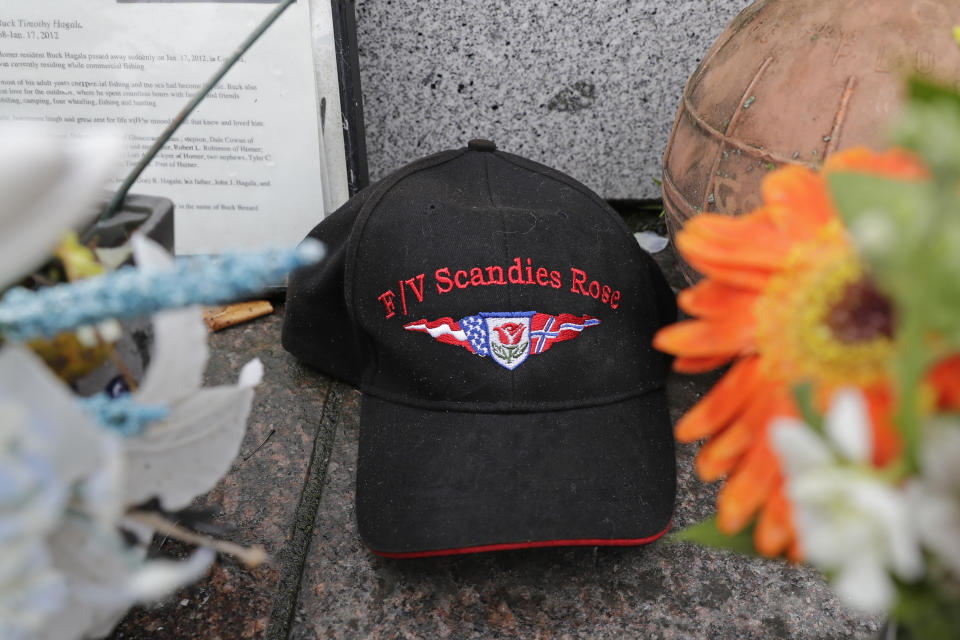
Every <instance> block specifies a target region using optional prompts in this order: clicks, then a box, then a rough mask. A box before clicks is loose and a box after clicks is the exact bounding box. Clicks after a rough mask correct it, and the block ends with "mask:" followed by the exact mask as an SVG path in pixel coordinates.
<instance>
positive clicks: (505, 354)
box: [403, 311, 600, 370]
mask: <svg viewBox="0 0 960 640" xmlns="http://www.w3.org/2000/svg"><path fill="white" fill-rule="evenodd" d="M598 324H600V321H599V320H598V319H596V318H593V317H591V316H575V315H572V314H569V313H561V314H560V315H556V316H554V315H550V314H548V313H537V312H536V311H511V312H486V311H484V312H480V313H478V314H477V315H473V316H467V317H465V318H461V319H460V320H454V319H453V318H440V319H438V320H427V319H426V318H424V319H422V320H417V321H416V322H410V323H408V324H405V325H404V327H403V328H404V329H406V330H407V331H420V332H423V333H426V334H429V335H430V337H432V338H433V339H434V340H437V341H438V342H444V343H446V344H453V345H459V346H461V347H463V348H464V349H466V350H467V351H469V352H470V353H473V354H476V355H478V356H481V357H487V356H490V358H491V359H492V360H493V361H494V362H496V363H497V364H499V365H500V366H502V367H505V368H506V369H510V370H513V369H516V368H517V367H518V366H520V365H521V364H523V363H524V362H525V361H526V360H527V358H528V357H529V356H531V355H537V354H541V353H543V352H544V351H547V350H548V349H550V347H552V346H553V345H554V344H556V343H558V342H564V341H566V340H573V339H574V338H576V337H578V336H579V335H580V333H581V332H582V331H583V330H584V329H586V328H587V327H593V326H596V325H598Z"/></svg>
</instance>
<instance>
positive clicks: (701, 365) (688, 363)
mask: <svg viewBox="0 0 960 640" xmlns="http://www.w3.org/2000/svg"><path fill="white" fill-rule="evenodd" d="M732 358H733V356H731V355H722V356H708V357H702V358H697V357H687V356H678V357H677V358H675V359H674V361H673V370H674V371H676V372H677V373H687V374H691V373H706V372H707V371H713V370H714V369H717V368H719V367H722V366H723V365H725V364H727V363H728V362H730V360H731V359H732Z"/></svg>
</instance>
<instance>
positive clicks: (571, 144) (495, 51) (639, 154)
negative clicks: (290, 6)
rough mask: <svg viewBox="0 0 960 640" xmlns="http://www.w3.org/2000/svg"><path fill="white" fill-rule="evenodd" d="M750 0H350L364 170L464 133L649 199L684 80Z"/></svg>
mask: <svg viewBox="0 0 960 640" xmlns="http://www.w3.org/2000/svg"><path fill="white" fill-rule="evenodd" d="M749 4H750V2H749V1H748V0H709V1H708V0H677V1H675V2H669V3H664V2H657V1H655V0H634V1H633V2H540V1H539V0H518V1H515V2H486V1H483V0H464V1H462V2H449V1H447V0H390V1H387V2H375V1H373V0H358V2H357V3H356V15H357V40H358V44H359V58H360V76H361V86H362V91H363V106H364V119H365V123H366V133H367V139H366V142H367V154H368V161H369V168H370V177H371V179H373V180H376V179H379V178H381V177H383V176H384V175H386V174H387V173H389V172H390V171H392V170H394V169H396V168H398V167H400V166H401V165H403V164H406V163H407V162H410V161H412V160H414V159H417V158H419V157H421V156H424V155H427V154H429V153H432V152H435V151H441V150H444V149H449V148H455V147H459V146H463V145H464V144H465V143H466V141H467V140H469V139H470V138H487V139H490V140H494V141H496V142H497V144H498V145H499V146H500V148H501V149H503V150H504V151H509V152H512V153H517V154H519V155H522V156H524V157H527V158H530V159H531V160H537V161H539V162H543V163H544V164H547V165H549V166H552V167H555V168H557V169H560V170H561V171H564V172H566V173H569V174H570V175H572V176H573V177H575V178H577V179H578V180H580V181H581V182H583V183H584V184H586V185H587V186H588V187H590V188H591V189H593V190H594V191H596V192H597V193H599V194H600V195H601V196H602V197H604V198H656V197H659V196H660V189H659V187H658V186H657V185H656V184H655V183H654V181H653V179H654V178H659V177H660V174H661V164H662V160H663V153H664V150H665V148H666V145H667V138H668V136H669V134H670V130H671V127H672V125H673V119H674V116H675V115H676V112H677V107H678V106H679V104H680V96H681V93H682V91H683V87H684V84H685V83H686V80H687V78H688V77H689V76H690V74H691V73H693V71H694V69H695V68H696V66H697V64H698V63H699V61H700V59H701V58H702V57H703V55H704V54H705V53H706V51H707V49H709V47H710V45H711V44H713V42H714V40H716V38H717V37H718V36H719V35H720V33H721V32H722V31H723V29H724V28H725V27H726V25H727V24H728V23H729V22H730V21H731V20H732V19H733V18H734V16H736V14H737V13H738V12H739V11H741V10H742V9H743V8H745V7H746V6H747V5H749Z"/></svg>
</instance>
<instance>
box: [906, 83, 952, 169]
mask: <svg viewBox="0 0 960 640" xmlns="http://www.w3.org/2000/svg"><path fill="white" fill-rule="evenodd" d="M907 92H908V96H909V98H908V100H907V102H906V105H905V108H904V110H903V114H902V115H901V117H900V118H899V120H898V122H897V124H896V126H895V127H894V129H893V141H894V143H895V144H896V145H898V146H902V147H906V148H907V149H911V150H913V151H915V152H916V153H918V154H920V155H921V156H922V157H923V159H924V160H925V161H926V163H927V165H928V166H929V168H930V170H931V171H932V172H933V175H934V179H935V181H936V182H938V183H940V184H941V186H944V187H945V186H953V185H956V179H957V177H958V176H960V94H958V93H957V92H956V91H954V90H953V89H951V88H948V87H944V86H941V85H938V84H936V83H935V82H932V81H930V80H927V79H924V78H912V79H911V80H910V81H909V84H908V91H907Z"/></svg>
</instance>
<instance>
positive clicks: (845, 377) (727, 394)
mask: <svg viewBox="0 0 960 640" xmlns="http://www.w3.org/2000/svg"><path fill="white" fill-rule="evenodd" d="M830 171H857V172H867V173H872V174H876V175H882V176H886V177H890V178H894V179H903V180H914V179H920V178H923V177H926V176H927V172H926V170H925V169H924V167H923V166H922V165H921V164H920V163H919V162H918V161H917V160H916V159H915V158H914V157H913V156H911V155H909V154H907V153H906V152H904V151H897V150H893V151H888V152H884V153H875V152H872V151H869V150H867V149H852V150H848V151H844V152H840V153H836V154H834V155H832V156H830V157H829V158H828V159H827V161H826V163H825V165H824V167H823V169H822V171H821V172H819V173H818V172H814V171H812V170H810V169H807V168H805V167H798V166H790V167H785V168H783V169H780V170H777V171H775V172H772V173H771V174H770V175H768V176H767V177H766V179H765V180H764V183H763V189H762V195H763V205H762V206H761V207H760V208H759V209H757V210H755V211H753V212H752V213H750V214H748V215H744V216H740V217H730V216H724V215H718V214H702V215H699V216H697V217H695V218H693V219H692V220H690V221H689V222H688V223H687V225H686V227H685V228H684V229H683V231H681V232H680V233H679V234H677V237H676V243H677V248H678V249H679V251H680V253H681V254H682V255H683V257H684V258H686V260H687V261H688V262H689V263H690V264H691V265H692V266H693V267H694V268H696V269H697V270H698V271H699V272H700V273H702V274H703V275H704V276H705V277H704V279H703V280H701V281H700V282H699V283H698V284H696V285H694V286H693V287H691V288H689V289H687V290H685V291H683V292H681V293H680V295H679V297H678V300H677V302H678V304H679V306H680V307H681V308H682V309H683V310H684V311H686V312H687V313H688V314H690V315H691V316H693V317H694V319H692V320H685V321H681V322H678V323H676V324H674V325H671V326H669V327H666V328H664V329H662V330H661V331H660V332H659V333H658V334H657V335H656V337H655V339H654V345H655V346H656V347H657V348H658V349H660V350H662V351H666V352H668V353H672V354H674V355H676V356H677V358H676V360H675V361H674V369H675V370H676V371H679V372H682V373H699V372H703V371H708V370H710V369H714V368H716V367H719V366H722V365H725V364H727V363H729V362H731V361H733V364H732V366H731V367H730V369H729V371H728V372H727V373H726V374H725V375H724V377H723V378H722V379H721V380H720V381H719V382H718V383H717V385H716V386H715V387H714V388H713V389H711V391H710V392H709V393H708V394H707V395H706V396H704V398H703V399H702V400H701V401H700V402H699V403H698V404H697V405H695V406H694V407H693V408H692V409H691V410H690V411H689V412H687V414H686V415H684V416H683V417H682V418H681V419H680V421H679V422H678V423H677V426H676V436H677V439H678V440H680V441H682V442H693V441H696V440H699V439H702V438H708V440H707V442H706V443H705V444H704V445H703V447H702V448H701V450H700V452H699V454H698V455H697V459H696V468H697V473H698V474H699V475H700V477H701V478H702V479H704V480H706V481H713V480H718V479H720V478H722V477H726V481H725V483H724V486H723V487H722V488H721V490H720V494H719V496H718V498H717V523H718V526H719V528H720V530H721V531H723V532H725V533H728V534H733V533H736V532H738V531H740V530H742V529H743V528H744V527H746V526H747V525H748V524H750V523H751V522H754V521H755V520H756V528H755V530H754V542H755V545H756V547H757V549H758V550H759V551H760V552H761V553H763V554H765V555H770V556H773V555H780V554H782V553H784V552H789V553H790V554H791V555H792V556H795V557H796V556H798V555H799V550H798V548H797V547H796V540H795V534H794V529H793V524H792V522H791V516H790V505H789V502H788V500H787V498H786V496H785V494H784V491H783V479H782V477H781V474H780V469H779V463H778V460H777V457H776V455H775V453H774V451H773V449H772V448H771V446H770V443H769V441H768V438H767V429H768V426H769V424H770V421H771V418H772V417H773V416H776V415H795V414H796V413H797V409H796V407H795V404H794V400H793V395H792V389H793V388H794V386H795V385H797V384H798V383H801V382H804V381H809V382H812V383H813V384H814V385H815V391H816V394H817V397H820V398H826V397H828V395H829V394H830V392H831V391H832V390H834V389H836V388H837V387H840V386H856V387H858V388H860V389H862V390H863V392H864V394H865V395H866V397H867V399H868V402H869V406H870V412H871V417H872V418H873V426H874V463H875V464H877V465H884V464H886V463H887V462H889V461H890V460H892V459H893V458H894V457H895V456H896V455H897V453H898V450H899V442H898V439H897V435H896V431H895V430H894V428H893V426H892V424H891V421H890V413H891V406H892V404H893V401H892V397H891V393H890V391H889V388H890V387H889V384H888V379H889V373H888V366H889V361H890V358H891V355H892V350H893V342H892V334H893V326H894V321H893V320H894V319H893V310H892V309H891V307H890V305H889V303H888V301H887V300H886V298H884V296H883V295H882V294H880V292H879V291H878V290H877V289H876V288H875V287H874V286H873V284H872V283H871V281H870V280H869V278H868V277H867V275H866V273H865V271H864V267H863V265H862V263H861V261H860V259H859V258H858V256H857V253H856V251H855V249H854V247H853V245H852V242H851V240H850V238H849V236H848V234H847V232H846V230H845V229H844V227H843V223H842V221H841V220H840V217H839V215H838V214H837V212H836V210H835V208H834V205H833V203H832V201H831V199H830V195H829V193H828V189H827V185H826V174H827V173H829V172H830Z"/></svg>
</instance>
